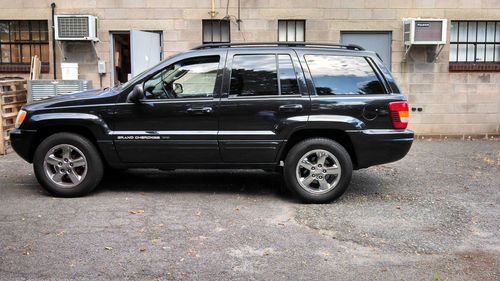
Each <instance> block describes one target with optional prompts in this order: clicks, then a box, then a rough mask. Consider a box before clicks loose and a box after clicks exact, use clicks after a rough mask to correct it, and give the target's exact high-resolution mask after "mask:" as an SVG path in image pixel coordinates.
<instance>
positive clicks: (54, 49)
mask: <svg viewBox="0 0 500 281" xmlns="http://www.w3.org/2000/svg"><path fill="white" fill-rule="evenodd" d="M50 7H51V8H52V65H53V68H54V80H57V67H56V22H55V14H54V12H55V9H56V3H52V4H50Z"/></svg>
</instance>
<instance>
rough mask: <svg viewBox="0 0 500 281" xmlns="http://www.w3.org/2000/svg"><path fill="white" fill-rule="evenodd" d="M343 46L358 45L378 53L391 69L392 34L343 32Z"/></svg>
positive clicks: (341, 36)
mask: <svg viewBox="0 0 500 281" xmlns="http://www.w3.org/2000/svg"><path fill="white" fill-rule="evenodd" d="M340 41H341V42H342V44H356V45H360V46H361V47H363V48H365V49H366V50H368V51H373V52H375V53H377V54H378V55H379V56H380V58H381V59H382V61H383V62H384V64H385V66H387V68H389V69H391V41H392V33H391V32H382V31H374V32H371V31H370V32H350V31H349V32H341V33H340Z"/></svg>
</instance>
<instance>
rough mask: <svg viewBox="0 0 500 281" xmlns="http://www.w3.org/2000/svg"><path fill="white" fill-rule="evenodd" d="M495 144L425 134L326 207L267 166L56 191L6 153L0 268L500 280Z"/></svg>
mask: <svg viewBox="0 0 500 281" xmlns="http://www.w3.org/2000/svg"><path fill="white" fill-rule="evenodd" d="M499 161H500V142H499V141H498V140H475V141H462V140H446V141H440V140H419V141H416V142H415V144H414V146H413V147H412V149H411V151H410V153H409V155H408V156H407V157H406V158H404V159H403V160H401V161H398V162H395V163H391V164H386V165H382V166H377V167H372V168H368V169H364V170H360V171H355V172H354V174H353V179H352V182H351V186H350V188H349V189H348V191H347V192H346V193H345V194H344V196H342V197H341V198H340V199H338V200H337V201H335V202H333V203H331V204H326V205H311V204H309V205H308V204H301V203H300V202H297V201H296V200H295V199H294V198H293V197H292V196H290V195H287V194H283V193H281V192H279V189H280V188H279V187H280V185H281V180H280V175H279V174H277V173H266V172H263V171H259V170H244V171H233V170H231V171H224V170H217V171H206V170H203V171H195V170H177V171H158V170H129V171H126V172H116V173H114V174H110V175H106V177H105V179H104V181H103V182H102V184H101V185H100V186H99V187H98V188H97V190H96V191H95V192H94V193H92V194H91V195H89V196H87V197H82V198H73V199H61V198H54V197H51V196H50V195H48V194H47V193H46V192H45V191H44V190H43V189H42V188H41V187H40V186H39V185H38V183H37V181H36V179H35V177H34V175H33V170H32V167H31V165H30V164H28V163H25V162H24V161H23V160H21V159H20V158H19V157H18V156H17V155H15V154H9V155H7V156H0V279H1V280H62V279H72V280H75V279H76V280H110V279H112V280H500V235H499V233H500V209H499V203H500V173H499V170H500V163H499Z"/></svg>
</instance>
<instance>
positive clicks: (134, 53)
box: [130, 30, 161, 77]
mask: <svg viewBox="0 0 500 281" xmlns="http://www.w3.org/2000/svg"><path fill="white" fill-rule="evenodd" d="M160 40H161V39H160V34H159V33H157V32H146V31H140V30H131V31H130V55H131V62H130V63H131V72H132V73H131V74H132V77H134V76H136V75H137V74H139V73H141V72H143V71H144V70H146V69H148V68H150V67H151V66H153V65H155V64H157V63H159V62H160V60H161V41H160Z"/></svg>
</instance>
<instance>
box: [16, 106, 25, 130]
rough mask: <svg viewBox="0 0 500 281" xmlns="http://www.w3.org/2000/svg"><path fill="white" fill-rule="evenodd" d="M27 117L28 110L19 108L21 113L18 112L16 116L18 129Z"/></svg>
mask: <svg viewBox="0 0 500 281" xmlns="http://www.w3.org/2000/svg"><path fill="white" fill-rule="evenodd" d="M25 118H26V111H24V110H22V109H21V110H19V113H18V114H17V118H16V129H17V128H19V126H21V124H23V122H24V119H25Z"/></svg>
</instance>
